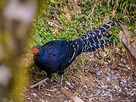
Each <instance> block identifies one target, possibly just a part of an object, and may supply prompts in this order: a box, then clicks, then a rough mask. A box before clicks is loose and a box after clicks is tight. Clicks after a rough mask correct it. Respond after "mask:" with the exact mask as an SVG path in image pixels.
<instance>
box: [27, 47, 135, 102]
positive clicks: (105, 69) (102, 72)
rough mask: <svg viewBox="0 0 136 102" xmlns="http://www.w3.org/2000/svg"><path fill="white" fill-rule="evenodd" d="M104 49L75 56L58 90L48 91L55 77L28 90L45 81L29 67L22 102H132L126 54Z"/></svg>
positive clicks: (42, 74) (130, 66)
mask: <svg viewBox="0 0 136 102" xmlns="http://www.w3.org/2000/svg"><path fill="white" fill-rule="evenodd" d="M107 49H108V51H104V50H103V49H100V50H98V51H95V52H92V53H83V54H81V55H80V56H78V57H77V59H76V60H75V61H74V62H73V63H72V64H71V65H70V66H69V67H68V68H67V69H66V72H65V74H64V80H63V85H62V88H61V89H59V88H51V86H53V85H54V83H53V81H54V82H59V78H58V76H57V75H56V74H55V75H54V76H53V78H52V80H51V81H47V83H45V86H41V88H40V89H38V87H35V88H30V85H32V84H34V83H36V82H38V81H40V80H42V79H44V78H46V73H45V72H43V71H40V70H38V69H37V68H36V67H32V72H31V74H30V75H31V79H30V83H29V85H28V89H27V91H26V93H25V102H136V68H134V66H133V64H132V61H131V59H130V58H129V56H127V54H126V52H122V50H121V49H119V48H114V49H113V47H109V48H107ZM56 77H57V78H56Z"/></svg>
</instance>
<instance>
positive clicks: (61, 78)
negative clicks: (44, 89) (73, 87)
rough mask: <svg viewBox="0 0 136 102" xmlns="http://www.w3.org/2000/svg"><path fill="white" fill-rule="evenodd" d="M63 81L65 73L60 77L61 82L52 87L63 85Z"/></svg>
mask: <svg viewBox="0 0 136 102" xmlns="http://www.w3.org/2000/svg"><path fill="white" fill-rule="evenodd" d="M62 81H63V75H61V77H60V82H59V84H56V85H54V86H52V87H51V88H56V87H60V88H61V87H62Z"/></svg>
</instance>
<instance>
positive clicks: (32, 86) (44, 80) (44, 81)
mask: <svg viewBox="0 0 136 102" xmlns="http://www.w3.org/2000/svg"><path fill="white" fill-rule="evenodd" d="M47 80H49V78H45V79H43V80H41V81H40V82H38V83H36V84H34V85H31V86H30V88H34V87H36V86H38V88H39V89H40V87H41V85H42V86H44V83H46V81H47Z"/></svg>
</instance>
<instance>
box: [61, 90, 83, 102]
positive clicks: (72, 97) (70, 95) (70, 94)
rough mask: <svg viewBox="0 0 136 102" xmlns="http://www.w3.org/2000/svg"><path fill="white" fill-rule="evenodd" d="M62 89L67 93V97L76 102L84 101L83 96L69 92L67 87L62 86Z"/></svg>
mask: <svg viewBox="0 0 136 102" xmlns="http://www.w3.org/2000/svg"><path fill="white" fill-rule="evenodd" d="M60 91H61V92H62V93H63V94H65V95H66V96H67V97H69V98H70V99H71V100H73V101H74V102H84V101H83V100H82V99H81V98H79V97H78V96H75V95H73V94H72V93H70V92H68V91H67V90H66V89H65V88H61V89H60Z"/></svg>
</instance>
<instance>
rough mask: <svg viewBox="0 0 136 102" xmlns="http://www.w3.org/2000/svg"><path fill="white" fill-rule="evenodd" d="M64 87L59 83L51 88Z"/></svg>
mask: <svg viewBox="0 0 136 102" xmlns="http://www.w3.org/2000/svg"><path fill="white" fill-rule="evenodd" d="M61 87H62V84H61V83H59V84H58V83H57V84H56V85H54V86H52V87H51V88H60V89H61Z"/></svg>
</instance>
